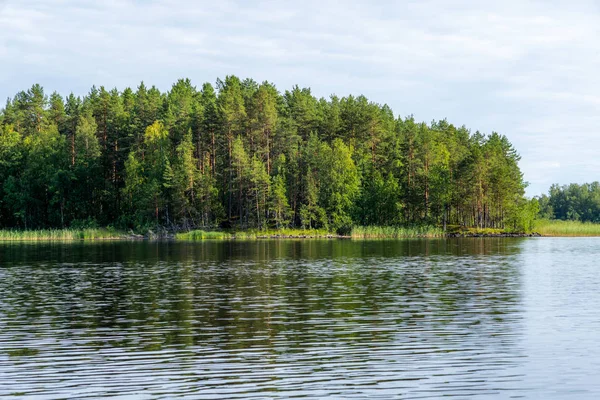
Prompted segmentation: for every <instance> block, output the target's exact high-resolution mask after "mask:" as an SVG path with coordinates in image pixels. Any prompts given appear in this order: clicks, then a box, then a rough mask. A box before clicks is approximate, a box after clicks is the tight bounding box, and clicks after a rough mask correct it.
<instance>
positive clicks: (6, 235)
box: [0, 228, 126, 242]
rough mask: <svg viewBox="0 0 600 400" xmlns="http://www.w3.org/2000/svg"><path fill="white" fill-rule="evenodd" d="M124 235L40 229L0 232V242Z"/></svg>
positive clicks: (101, 230) (119, 235)
mask: <svg viewBox="0 0 600 400" xmlns="http://www.w3.org/2000/svg"><path fill="white" fill-rule="evenodd" d="M125 237H126V235H125V234H124V233H122V232H119V231H116V230H113V229H107V228H94V229H41V230H35V231H17V230H0V241H6V242H17V241H23V242H25V241H31V242H40V241H45V242H50V241H68V240H98V239H121V238H125Z"/></svg>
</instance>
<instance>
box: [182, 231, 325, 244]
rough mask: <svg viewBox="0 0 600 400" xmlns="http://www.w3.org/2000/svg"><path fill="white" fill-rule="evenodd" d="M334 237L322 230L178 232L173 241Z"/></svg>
mask: <svg viewBox="0 0 600 400" xmlns="http://www.w3.org/2000/svg"><path fill="white" fill-rule="evenodd" d="M328 236H335V235H333V234H331V233H329V232H328V231H327V230H323V229H288V228H283V229H267V230H259V229H248V230H240V231H203V230H193V231H189V232H180V233H177V234H176V235H175V240H182V241H186V240H187V241H200V240H211V239H217V240H229V239H268V238H281V239H285V238H319V237H321V238H322V237H328Z"/></svg>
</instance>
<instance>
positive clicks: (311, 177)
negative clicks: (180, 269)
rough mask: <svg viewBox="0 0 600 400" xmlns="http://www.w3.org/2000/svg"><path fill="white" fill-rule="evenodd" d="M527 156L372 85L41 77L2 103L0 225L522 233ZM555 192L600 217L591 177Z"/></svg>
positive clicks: (582, 212) (589, 216) (580, 214)
mask: <svg viewBox="0 0 600 400" xmlns="http://www.w3.org/2000/svg"><path fill="white" fill-rule="evenodd" d="M518 161H519V156H518V154H517V153H516V151H515V150H514V148H513V147H512V145H511V144H510V143H509V142H508V140H507V139H506V137H505V136H502V135H500V134H498V133H495V132H492V133H491V134H490V135H484V134H482V133H479V132H475V133H471V132H470V131H469V130H468V129H467V128H465V127H464V126H463V127H456V126H454V125H452V124H450V123H448V122H447V121H445V120H442V121H433V122H431V123H430V124H426V123H419V122H416V121H415V120H414V119H413V118H412V117H411V116H409V117H406V118H399V117H398V118H395V117H394V114H393V112H392V110H391V109H390V108H389V107H388V106H387V105H380V104H377V103H375V102H372V101H370V100H369V99H367V98H366V97H365V96H347V97H337V96H332V97H331V98H329V99H324V98H321V99H317V98H315V97H314V96H313V95H312V93H311V90H310V89H308V88H300V87H298V86H296V87H294V88H292V89H291V90H289V91H285V92H283V93H280V92H279V91H278V90H277V88H276V87H275V86H274V85H273V84H271V83H269V82H263V83H260V84H259V83H257V82H255V81H254V80H252V79H244V80H242V79H240V78H238V77H236V76H227V77H225V79H224V80H218V81H217V83H216V85H215V86H213V85H211V84H209V83H205V84H203V85H202V87H201V89H200V90H198V89H197V88H196V87H195V86H194V85H193V84H192V82H191V81H190V80H189V79H180V80H178V81H177V82H176V83H175V84H174V85H173V86H172V87H171V88H170V90H169V91H167V92H165V93H163V92H161V91H159V90H158V89H157V88H156V87H147V86H146V85H145V84H144V83H141V84H140V85H139V86H138V88H137V89H136V90H135V91H134V90H132V89H130V88H126V89H124V90H123V91H118V90H117V89H111V90H107V89H105V88H104V87H99V88H96V87H92V88H91V90H90V92H89V93H88V94H87V95H86V96H83V97H81V98H79V97H76V96H74V95H69V96H68V97H67V98H66V99H65V98H62V97H61V96H60V95H59V94H57V93H52V95H50V96H47V95H46V94H45V93H44V90H43V88H42V87H41V86H40V85H34V86H32V87H31V88H30V89H29V90H27V91H23V92H20V93H17V94H16V95H15V97H14V98H13V99H9V101H8V102H7V105H6V107H5V108H4V109H3V110H2V111H1V113H0V228H18V229H44V228H45V229H47V228H54V229H55V228H69V227H71V228H73V227H78V228H79V227H81V228H83V227H87V226H88V224H89V226H90V227H96V226H105V225H109V224H110V225H115V226H119V227H120V228H122V229H126V230H129V229H136V230H141V231H146V230H148V229H153V230H156V229H157V228H167V229H170V230H178V231H181V230H185V231H193V230H195V229H201V230H203V231H207V232H212V231H214V230H215V229H218V228H220V229H237V230H257V232H267V231H269V230H270V229H273V228H275V229H283V228H289V229H294V228H304V229H321V230H325V231H329V230H331V231H334V232H338V233H341V234H350V233H351V231H352V229H353V228H352V227H353V226H355V225H368V226H380V227H382V228H385V227H391V228H390V229H391V232H395V231H393V229H392V228H394V227H398V226H415V225H424V226H441V227H442V229H444V227H445V226H447V225H450V224H454V225H462V226H476V227H478V229H505V230H524V231H528V230H530V229H531V220H532V217H531V216H532V214H533V213H534V212H535V206H534V205H533V203H531V202H529V201H527V200H525V199H524V197H523V193H524V188H525V183H524V182H523V177H522V174H521V171H520V170H519V167H518ZM555 189H556V188H555ZM561 190H562V189H561ZM561 190H555V192H556V195H555V196H551V199H550V198H549V199H548V200H547V201H546V200H543V201H542V200H541V199H540V201H539V202H540V207H541V208H542V210H543V212H544V213H545V215H550V214H552V215H557V216H558V215H565V216H566V217H568V218H579V219H582V220H594V219H593V218H597V216H598V215H599V214H600V209H598V210H597V209H596V208H595V207H596V206H595V204H596V203H598V204H600V200H599V201H598V202H596V197H598V198H599V199H600V196H597V195H596V194H595V193H596V189H595V187H590V188H585V190H581V189H580V188H579V189H578V188H575V187H574V188H571V189H569V190H570V191H569V194H568V195H566V196H563V197H565V198H566V199H565V200H564V201H563V200H561V199H562V197H561V196H562V195H561V194H560V193H559V192H560V191H561ZM563 191H564V190H563ZM599 192H600V191H599ZM549 210H551V211H549ZM594 216H595V217H594ZM386 229H387V228H386ZM394 229H396V228H394ZM411 229H412V228H411ZM386 235H387V234H386ZM393 235H397V233H393Z"/></svg>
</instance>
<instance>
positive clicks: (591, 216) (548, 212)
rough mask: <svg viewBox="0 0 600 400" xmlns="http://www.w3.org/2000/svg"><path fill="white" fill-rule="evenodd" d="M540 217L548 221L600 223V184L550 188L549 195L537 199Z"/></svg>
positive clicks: (573, 184) (574, 184)
mask: <svg viewBox="0 0 600 400" xmlns="http://www.w3.org/2000/svg"><path fill="white" fill-rule="evenodd" d="M537 200H538V201H539V207H540V216H541V217H542V218H547V219H559V220H572V221H582V222H595V223H600V183H598V182H593V183H584V184H581V185H579V184H576V183H571V184H570V185H563V186H559V185H558V184H554V185H552V186H551V187H550V190H549V192H548V195H545V194H544V195H542V196H540V197H538V198H537Z"/></svg>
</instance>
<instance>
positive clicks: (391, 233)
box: [350, 225, 445, 239]
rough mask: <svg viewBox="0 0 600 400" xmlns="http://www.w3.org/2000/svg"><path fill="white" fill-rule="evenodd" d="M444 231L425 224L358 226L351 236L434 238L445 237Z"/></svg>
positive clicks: (354, 237)
mask: <svg viewBox="0 0 600 400" xmlns="http://www.w3.org/2000/svg"><path fill="white" fill-rule="evenodd" d="M444 235H445V234H444V231H443V230H442V229H441V228H438V227H435V226H430V225H423V226H410V227H400V226H356V227H354V228H352V233H351V234H350V236H351V237H352V238H353V239H368V238H373V239H375V238H391V239H395V238H425V237H427V238H432V237H443V236H444Z"/></svg>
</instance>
